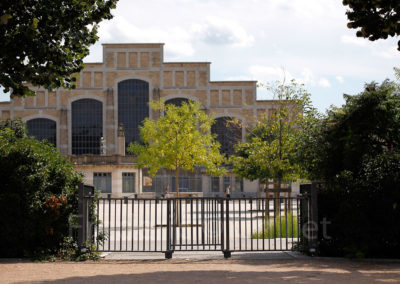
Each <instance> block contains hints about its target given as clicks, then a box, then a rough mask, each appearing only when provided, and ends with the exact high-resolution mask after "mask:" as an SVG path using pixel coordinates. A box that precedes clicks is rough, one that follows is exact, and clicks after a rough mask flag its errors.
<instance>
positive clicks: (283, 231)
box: [253, 213, 299, 239]
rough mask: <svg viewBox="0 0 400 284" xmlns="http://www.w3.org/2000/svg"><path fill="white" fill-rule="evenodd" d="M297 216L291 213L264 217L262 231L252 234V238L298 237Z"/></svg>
mask: <svg viewBox="0 0 400 284" xmlns="http://www.w3.org/2000/svg"><path fill="white" fill-rule="evenodd" d="M298 224H299V222H298V218H297V216H294V215H293V214H292V213H288V214H286V215H285V216H275V217H271V216H269V217H265V228H264V234H263V232H260V233H258V234H257V233H256V234H254V235H253V239H275V238H298V237H299V226H298Z"/></svg>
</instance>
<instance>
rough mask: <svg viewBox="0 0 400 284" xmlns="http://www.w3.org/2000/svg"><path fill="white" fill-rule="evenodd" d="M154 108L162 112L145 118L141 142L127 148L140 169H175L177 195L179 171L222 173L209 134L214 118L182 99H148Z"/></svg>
mask: <svg viewBox="0 0 400 284" xmlns="http://www.w3.org/2000/svg"><path fill="white" fill-rule="evenodd" d="M151 106H152V108H153V109H155V110H162V109H164V111H165V114H164V115H163V116H161V117H160V118H158V119H157V120H151V119H148V118H147V119H145V120H144V122H143V126H141V127H140V136H141V138H142V141H143V143H144V144H143V145H141V144H138V143H136V144H131V145H130V146H129V147H128V151H129V152H131V153H134V154H136V155H137V163H138V166H139V167H140V168H143V167H146V168H148V169H149V171H150V173H151V175H153V176H154V175H155V174H156V173H157V171H158V170H159V169H161V168H167V169H170V170H174V171H175V175H176V181H177V182H176V192H177V194H178V196H179V182H178V181H179V173H180V171H181V170H187V171H190V170H193V169H194V168H195V167H203V168H204V169H205V170H206V172H207V173H209V174H213V175H222V174H223V173H224V172H225V169H224V168H223V167H221V164H222V163H223V162H224V157H223V156H222V155H221V154H220V152H219V147H220V145H219V143H218V142H217V141H216V140H215V137H214V135H212V134H211V125H212V124H213V122H214V120H213V119H212V117H210V116H209V115H207V114H206V113H205V112H204V111H203V110H202V109H201V106H200V104H199V103H196V102H193V101H189V102H188V103H186V102H183V103H182V106H180V107H179V106H175V105H172V104H167V105H165V104H164V103H163V102H152V103H151Z"/></svg>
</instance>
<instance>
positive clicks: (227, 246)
mask: <svg viewBox="0 0 400 284" xmlns="http://www.w3.org/2000/svg"><path fill="white" fill-rule="evenodd" d="M225 214H226V249H225V251H226V253H227V254H230V244H229V243H230V235H229V198H226V210H225ZM227 254H226V255H227Z"/></svg>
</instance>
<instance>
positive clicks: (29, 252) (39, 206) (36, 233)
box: [0, 122, 81, 257]
mask: <svg viewBox="0 0 400 284" xmlns="http://www.w3.org/2000/svg"><path fill="white" fill-rule="evenodd" d="M0 124H1V125H3V127H4V125H10V124H12V125H18V127H16V128H18V129H19V128H20V127H21V125H20V124H19V122H8V123H7V122H6V123H5V122H1V123H0ZM14 128H15V127H14ZM17 133H18V132H17ZM20 136H22V137H20ZM0 168H1V171H0V180H1V184H0V216H2V217H1V218H0V251H1V257H22V256H30V257H31V256H34V255H48V254H51V253H55V252H56V251H57V249H58V245H59V244H60V242H61V240H62V239H63V238H64V237H65V236H67V235H68V233H69V226H68V220H69V216H70V215H71V214H74V213H75V214H76V211H77V202H78V200H77V190H78V183H79V182H80V181H81V176H80V175H79V174H78V173H76V172H75V170H74V168H73V165H72V163H71V162H69V161H68V160H67V159H65V158H63V157H61V155H60V154H59V153H58V151H57V150H56V149H55V148H54V147H53V146H51V145H47V144H43V143H41V142H39V141H36V140H34V139H32V138H29V137H26V135H20V134H16V132H15V131H14V130H12V129H10V128H6V127H4V128H3V129H0Z"/></svg>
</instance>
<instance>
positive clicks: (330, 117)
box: [302, 81, 400, 181]
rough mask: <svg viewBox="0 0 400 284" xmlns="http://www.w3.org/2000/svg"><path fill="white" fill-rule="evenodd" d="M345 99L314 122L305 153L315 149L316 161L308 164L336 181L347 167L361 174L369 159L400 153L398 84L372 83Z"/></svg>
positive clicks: (309, 167)
mask: <svg viewBox="0 0 400 284" xmlns="http://www.w3.org/2000/svg"><path fill="white" fill-rule="evenodd" d="M345 100H346V104H345V105H344V106H343V107H342V108H332V109H331V110H330V111H329V112H328V114H327V116H326V117H325V118H323V119H322V120H320V121H319V122H318V123H317V124H315V125H314V128H312V129H311V132H310V133H308V138H309V139H308V140H307V141H306V143H304V144H303V146H302V150H303V151H304V153H314V155H312V156H311V157H310V156H309V157H308V160H314V161H315V163H314V164H311V163H309V164H308V165H306V167H307V168H308V170H309V171H310V172H312V174H313V176H315V177H317V178H320V179H322V180H325V181H333V180H334V179H336V177H339V176H341V174H342V172H343V171H350V172H351V174H352V175H353V176H358V175H359V174H360V173H361V170H362V169H363V164H364V163H365V162H366V160H369V159H370V158H374V157H378V156H379V155H381V154H383V153H393V154H394V153H398V151H399V148H400V135H399V129H400V95H399V87H398V86H397V85H396V84H394V83H392V82H389V81H385V82H383V84H382V85H380V86H378V85H377V84H375V83H371V84H369V85H367V86H366V88H365V91H364V92H363V93H361V94H359V95H357V96H348V95H345ZM311 136H313V137H314V138H313V139H314V141H312V138H311ZM310 142H311V143H310ZM317 155H318V156H319V157H316V156H317Z"/></svg>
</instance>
